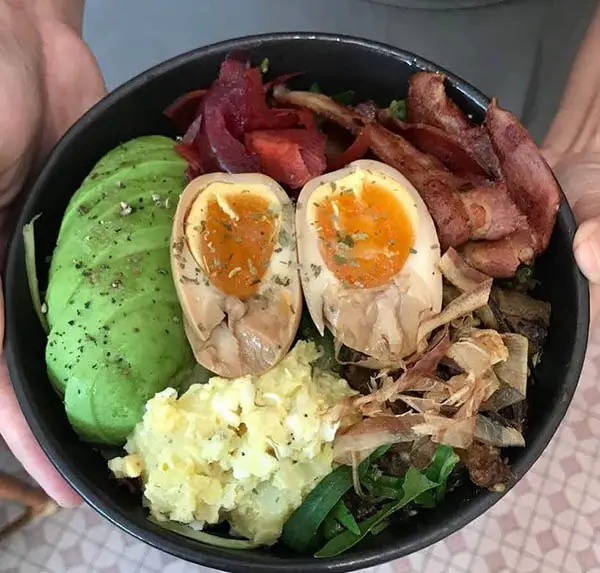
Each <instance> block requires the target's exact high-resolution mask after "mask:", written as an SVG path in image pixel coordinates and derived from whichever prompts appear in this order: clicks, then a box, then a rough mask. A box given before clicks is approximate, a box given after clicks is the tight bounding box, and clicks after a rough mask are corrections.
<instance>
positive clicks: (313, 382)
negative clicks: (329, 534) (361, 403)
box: [109, 341, 355, 545]
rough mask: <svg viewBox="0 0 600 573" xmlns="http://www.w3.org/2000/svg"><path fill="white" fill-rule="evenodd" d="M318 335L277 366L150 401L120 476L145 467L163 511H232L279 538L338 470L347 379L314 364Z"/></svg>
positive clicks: (208, 515) (269, 538)
mask: <svg viewBox="0 0 600 573" xmlns="http://www.w3.org/2000/svg"><path fill="white" fill-rule="evenodd" d="M318 357H319V351H318V350H317V348H316V346H315V344H314V343H308V342H303V341H300V342H298V343H297V344H296V346H295V347H294V348H293V350H292V351H291V352H290V353H289V354H288V355H287V356H286V357H285V358H284V359H283V360H282V361H281V362H280V363H279V364H278V365H277V366H275V367H274V368H273V369H272V370H270V371H269V372H267V373H265V374H262V375H258V376H244V377H241V378H236V379H233V380H228V379H225V378H218V377H215V378H212V379H211V380H210V381H209V382H208V383H207V384H205V385H201V384H195V385H193V386H191V387H190V388H189V390H187V391H186V392H185V393H184V394H182V395H181V396H180V397H179V398H178V397H177V392H176V391H175V390H174V389H172V388H169V389H167V390H164V391H163V392H160V393H159V394H157V395H156V396H155V397H154V398H152V399H151V400H149V401H148V403H147V405H146V412H145V413H144V417H143V419H142V421H141V422H140V423H139V424H138V425H137V426H136V428H135V430H134V432H133V434H132V435H131V437H130V438H129V440H128V441H127V445H126V446H125V449H126V451H127V452H128V454H129V455H127V456H125V457H123V458H116V459H113V460H112V461H111V462H109V466H110V468H111V469H112V471H113V472H114V473H115V475H117V476H118V477H128V478H132V477H142V480H143V482H144V497H145V501H146V504H147V506H148V509H149V510H150V513H151V514H152V516H153V517H154V518H155V519H157V520H163V521H164V520H173V521H178V522H181V523H193V524H194V525H195V526H199V527H202V526H204V524H215V523H219V522H220V521H222V520H224V519H226V520H227V521H228V522H229V523H230V525H231V527H232V529H233V530H234V532H235V533H237V534H238V535H242V536H244V537H246V538H248V539H250V540H251V541H253V542H255V543H257V544H266V545H269V544H272V543H274V542H275V541H277V539H278V538H279V536H280V535H281V530H282V528H283V524H284V523H285V521H286V520H287V518H288V517H289V516H290V515H291V514H292V512H293V511H294V510H295V509H296V508H297V507H299V506H300V504H301V503H302V500H303V499H304V498H305V497H306V495H307V494H308V493H309V492H310V491H311V490H312V489H313V488H314V487H315V486H316V485H317V483H318V482H319V481H320V480H321V479H322V478H324V477H325V476H326V475H327V474H329V473H330V472H331V470H332V463H333V447H332V443H333V439H334V437H335V434H336V431H337V430H338V428H339V427H340V424H341V415H340V414H341V408H340V407H339V406H338V405H339V403H340V402H341V400H342V399H343V398H345V397H349V396H352V395H353V394H355V392H354V391H352V390H351V389H350V387H349V386H348V384H347V383H346V381H345V380H342V379H340V378H337V377H335V376H333V375H332V374H329V373H326V372H319V371H315V372H314V373H313V371H312V367H311V363H312V362H314V361H315V360H316V359H317V358H318Z"/></svg>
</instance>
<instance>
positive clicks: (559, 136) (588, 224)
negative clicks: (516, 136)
mask: <svg viewBox="0 0 600 573" xmlns="http://www.w3.org/2000/svg"><path fill="white" fill-rule="evenodd" d="M543 147H544V153H545V155H546V158H547V159H548V162H549V163H550V165H551V166H552V167H553V169H554V172H555V174H556V176H557V177H558V180H559V181H560V183H561V185H562V188H563V190H564V191H565V194H566V195H567V198H568V199H569V202H570V203H571V206H572V208H573V211H574V213H575V216H576V218H577V221H578V223H579V224H580V226H579V229H578V230H577V234H576V236H575V242H574V245H573V248H574V251H575V258H576V260H577V263H578V264H579V267H580V268H581V270H582V272H583V273H584V274H585V275H586V277H587V278H588V279H589V280H590V282H591V286H592V312H593V314H592V316H594V315H595V314H596V312H597V311H598V310H600V2H599V4H598V8H597V10H596V14H595V15H594V18H593V19H592V22H591V24H590V26H589V29H588V31H587V34H586V36H585V39H584V41H583V43H582V45H581V47H580V48H579V52H578V54H577V57H576V59H575V62H574V64H573V67H572V69H571V74H570V76H569V80H568V83H567V87H566V90H565V93H564V95H563V99H562V102H561V104H560V107H559V110H558V113H557V114H556V117H555V119H554V122H553V123H552V125H551V127H550V130H549V132H548V134H547V136H546V139H545V142H544V146H543Z"/></svg>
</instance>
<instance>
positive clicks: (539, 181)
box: [485, 99, 560, 255]
mask: <svg viewBox="0 0 600 573" xmlns="http://www.w3.org/2000/svg"><path fill="white" fill-rule="evenodd" d="M485 126H486V128H487V130H488V132H489V134H490V137H491V141H492V145H493V146H494V150H495V152H496V154H497V156H498V159H499V160H500V165H501V167H502V172H503V173H504V179H505V180H506V185H507V187H508V192H509V194H510V196H511V197H512V199H513V201H514V202H515V204H516V205H517V206H518V207H519V209H520V210H521V212H522V213H523V214H524V215H526V217H527V220H528V222H529V228H530V229H531V232H532V241H533V250H534V253H535V254H536V255H538V254H540V253H542V252H543V251H544V250H546V248H547V247H548V243H549V242H550V236H551V235H552V231H553V229H554V223H555V221H556V215H557V213H558V207H559V204H560V190H559V186H558V183H557V181H556V179H555V177H554V175H553V173H552V170H551V169H550V167H549V166H548V164H547V163H546V161H545V159H544V158H543V156H542V154H541V153H540V150H539V149H538V147H537V145H536V144H535V143H534V142H533V140H532V139H531V136H530V135H529V133H528V132H527V130H526V129H525V128H524V127H523V126H522V125H521V123H520V122H519V120H518V119H517V118H516V117H515V116H514V115H513V114H512V113H510V112H509V111H506V110H503V109H500V108H499V107H498V104H497V102H496V100H495V99H494V100H492V103H491V104H490V106H489V108H488V110H487V114H486V118H485Z"/></svg>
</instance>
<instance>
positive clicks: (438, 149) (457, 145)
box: [378, 109, 488, 184]
mask: <svg viewBox="0 0 600 573" xmlns="http://www.w3.org/2000/svg"><path fill="white" fill-rule="evenodd" d="M378 119H379V121H380V122H381V123H382V124H383V125H385V126H386V127H387V128H389V129H390V130H391V131H393V132H395V133H398V134H400V135H402V136H403V137H404V138H405V139H407V140H408V141H409V142H410V143H412V144H413V145H414V146H415V147H416V148H417V149H419V150H421V151H422V152H424V153H428V154H429V155H432V156H433V157H436V158H437V159H439V160H440V161H441V162H442V163H443V164H444V165H445V166H446V167H447V168H448V169H449V170H450V171H452V173H455V174H456V175H459V176H461V177H464V178H465V179H467V180H469V181H471V182H472V183H474V184H482V183H483V182H484V181H485V178H486V176H487V175H488V174H487V172H486V170H485V169H484V168H482V167H481V165H480V164H479V162H478V161H477V158H476V157H474V156H473V154H472V153H471V152H470V150H469V149H467V148H466V147H465V145H464V143H463V141H462V139H461V138H460V137H457V136H456V135H454V134H451V133H448V132H446V131H444V130H443V129H440V128H439V127H435V126H433V125H428V124H425V123H407V122H404V121H401V120H399V119H397V118H396V117H394V116H393V115H392V114H391V113H390V111H389V109H383V110H380V111H379V112H378Z"/></svg>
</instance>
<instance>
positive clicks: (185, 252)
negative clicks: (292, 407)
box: [171, 173, 302, 378]
mask: <svg viewBox="0 0 600 573" xmlns="http://www.w3.org/2000/svg"><path fill="white" fill-rule="evenodd" d="M242 191H244V192H248V191H250V192H251V193H253V194H256V195H260V196H261V197H263V198H265V199H267V200H268V203H269V212H270V213H271V214H273V215H274V217H275V219H276V223H275V225H276V239H275V244H274V247H273V252H272V255H271V257H270V260H269V263H268V267H267V269H266V272H265V274H264V276H263V278H262V279H261V282H260V284H259V285H258V287H257V292H256V293H255V294H254V295H253V296H251V297H249V298H247V299H245V300H241V299H240V298H238V297H235V296H231V295H227V294H225V293H224V292H222V291H221V290H220V289H219V288H218V287H217V286H215V285H214V284H213V282H212V281H211V279H210V276H209V274H208V270H207V266H206V262H205V261H204V260H203V258H202V256H200V250H199V248H196V245H198V244H199V240H200V237H199V236H198V233H200V232H201V231H200V229H201V228H202V224H201V223H202V221H203V216H204V213H205V212H206V209H205V207H206V205H207V203H208V200H209V199H211V198H215V199H216V200H217V202H218V203H219V205H220V206H221V208H222V209H223V210H224V211H225V212H227V213H228V214H229V215H230V217H232V218H235V213H229V212H228V211H227V209H228V204H227V197H229V196H231V195H236V194H238V193H241V192H242ZM171 239H172V240H171V267H172V272H173V279H174V281H175V286H176V290H177V294H178V297H179V302H180V304H181V308H182V310H183V316H184V322H185V330H186V334H187V337H188V341H189V342H190V345H191V347H192V349H193V351H194V355H195V357H196V360H197V361H198V362H199V363H200V364H202V365H203V366H204V367H206V368H208V369H209V370H211V371H212V372H215V373H216V374H218V375H220V376H223V377H226V378H235V377H239V376H244V375H248V374H252V375H257V374H260V373H262V372H266V371H267V370H269V369H270V368H272V367H273V366H274V365H275V364H277V362H279V361H280V360H281V359H282V358H283V356H285V354H286V353H287V351H288V350H289V348H290V346H291V344H292V342H293V340H294V337H295V335H296V331H297V330H298V325H299V322H300V315H301V313H302V290H301V286H300V279H299V275H298V266H297V253H296V233H295V225H294V207H293V204H292V202H291V201H290V199H289V197H288V196H287V194H286V193H285V191H284V190H283V189H282V188H281V187H280V186H279V184H278V183H277V182H276V181H275V180H273V179H271V178H270V177H267V176H266V175H261V174H256V173H251V174H226V173H211V174H208V175H202V176H200V177H197V178H196V179H194V180H193V181H191V182H190V183H189V185H188V186H187V187H186V188H185V190H184V191H183V193H182V194H181V197H180V199H179V204H178V207H177V212H176V214H175V218H174V221H173V232H172V236H171Z"/></svg>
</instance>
